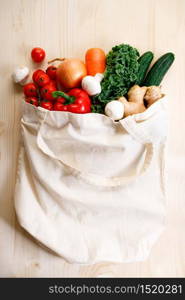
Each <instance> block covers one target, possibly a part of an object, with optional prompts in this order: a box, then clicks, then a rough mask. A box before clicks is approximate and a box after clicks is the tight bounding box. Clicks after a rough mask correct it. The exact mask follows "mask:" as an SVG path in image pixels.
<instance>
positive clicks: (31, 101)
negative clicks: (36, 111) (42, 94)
mask: <svg viewBox="0 0 185 300" xmlns="http://www.w3.org/2000/svg"><path fill="white" fill-rule="evenodd" d="M25 101H26V102H28V103H30V104H32V105H34V106H38V105H39V102H38V99H37V98H36V97H28V98H26V99H25Z"/></svg>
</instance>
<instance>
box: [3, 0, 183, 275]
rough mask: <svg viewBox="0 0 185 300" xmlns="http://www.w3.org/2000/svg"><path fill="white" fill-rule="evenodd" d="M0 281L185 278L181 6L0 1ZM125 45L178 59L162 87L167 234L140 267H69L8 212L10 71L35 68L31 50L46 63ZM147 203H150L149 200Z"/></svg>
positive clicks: (95, 0)
mask: <svg viewBox="0 0 185 300" xmlns="http://www.w3.org/2000/svg"><path fill="white" fill-rule="evenodd" d="M0 7H1V9H0V63H1V67H0V82H1V85H0V87H1V97H0V121H4V122H5V131H4V134H3V135H1V137H0V152H1V160H0V276H1V277H19V276H21V277H39V276H41V277H46V276H50V277H145V276H146V277H167V276H168V277H180V276H185V233H184V228H185V134H184V132H185V99H184V97H185V93H184V85H185V42H184V33H185V0H171V1H169V0H139V1H138V0H0ZM123 42H124V43H130V44H131V45H134V46H135V47H137V48H138V49H139V50H140V53H143V52H144V51H146V50H152V51H154V52H155V57H156V58H157V57H159V56H160V55H162V54H163V53H165V52H168V51H173V52H174V53H175V55H176V61H175V63H174V65H173V67H172V68H171V70H170V72H169V73H168V74H167V76H166V78H165V80H164V81H163V90H164V92H165V93H166V94H168V97H169V116H170V128H169V139H168V152H167V173H168V182H167V191H168V217H167V228H166V231H165V232H164V233H163V235H162V236H161V238H160V239H159V240H158V242H157V243H156V245H155V246H154V248H153V250H152V253H151V255H150V257H149V259H148V260H147V261H146V262H142V263H129V264H114V263H103V264H96V265H92V266H80V265H70V264H68V263H66V262H65V261H64V260H63V259H61V258H59V257H57V256H54V255H53V254H51V253H49V252H47V251H46V250H44V249H42V248H41V247H39V246H38V245H37V244H36V243H35V242H34V240H33V239H32V238H31V237H30V236H29V235H28V234H27V233H25V232H24V231H23V230H22V229H21V228H20V226H19V225H18V224H17V221H16V217H15V212H14V208H13V193H14V185H15V178H16V164H17V155H18V149H19V143H20V116H21V104H20V98H21V97H22V94H21V89H20V88H19V87H16V86H14V85H13V84H12V81H11V73H12V70H13V68H14V67H15V66H16V65H27V66H29V67H30V68H31V69H32V70H33V68H36V66H34V64H33V63H32V62H31V59H30V50H31V49H32V47H35V46H40V47H43V48H44V49H45V50H46V51H47V57H48V59H51V58H54V57H56V56H60V57H80V58H83V57H84V52H85V50H86V49H88V48H90V47H94V46H95V47H102V48H103V49H104V50H105V51H106V52H107V51H109V50H110V49H111V47H112V46H113V45H115V44H119V43H123ZM148 201H150V199H148Z"/></svg>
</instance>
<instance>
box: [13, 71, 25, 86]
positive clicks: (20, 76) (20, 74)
mask: <svg viewBox="0 0 185 300" xmlns="http://www.w3.org/2000/svg"><path fill="white" fill-rule="evenodd" d="M28 76H29V69H28V68H27V67H17V68H15V70H14V71H13V73H12V78H13V81H14V82H15V83H19V84H21V85H24V84H25V83H26V81H27V79H28Z"/></svg>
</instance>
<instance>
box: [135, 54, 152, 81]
mask: <svg viewBox="0 0 185 300" xmlns="http://www.w3.org/2000/svg"><path fill="white" fill-rule="evenodd" d="M153 57H154V55H153V53H152V52H151V51H148V52H145V53H144V54H143V55H141V56H140V58H139V59H138V63H139V70H138V79H137V84H138V85H140V86H142V85H143V82H144V79H145V77H146V73H147V71H148V68H149V66H150V64H151V62H152V59H153Z"/></svg>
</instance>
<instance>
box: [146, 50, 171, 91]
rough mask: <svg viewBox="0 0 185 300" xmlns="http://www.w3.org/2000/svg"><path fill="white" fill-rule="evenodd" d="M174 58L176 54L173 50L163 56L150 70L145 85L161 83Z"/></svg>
mask: <svg viewBox="0 0 185 300" xmlns="http://www.w3.org/2000/svg"><path fill="white" fill-rule="evenodd" d="M174 59H175V55H174V54H173V53H171V52H169V53H166V54H164V55H163V56H161V57H160V58H159V59H158V60H157V61H156V62H155V64H154V65H153V66H152V68H151V69H150V71H149V72H148V74H147V76H146V78H145V81H144V85H145V86H151V85H156V86H158V85H160V83H161V81H162V80H163V77H164V75H165V74H166V73H167V71H168V69H169V68H170V66H171V65H172V63H173V61H174Z"/></svg>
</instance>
